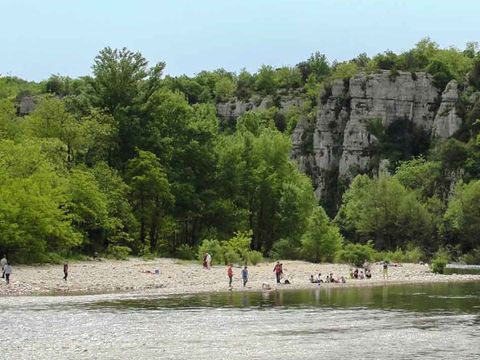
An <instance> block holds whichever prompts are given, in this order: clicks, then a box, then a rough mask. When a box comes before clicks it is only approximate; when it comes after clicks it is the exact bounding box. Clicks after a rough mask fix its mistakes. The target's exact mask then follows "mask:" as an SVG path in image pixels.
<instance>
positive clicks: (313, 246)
mask: <svg viewBox="0 0 480 360" xmlns="http://www.w3.org/2000/svg"><path fill="white" fill-rule="evenodd" d="M342 244H343V238H342V236H341V235H340V231H339V229H338V227H337V226H336V225H333V224H330V220H329V219H328V216H327V214H326V213H325V210H323V208H321V207H317V208H315V210H314V211H313V213H312V215H311V216H310V218H309V219H308V225H307V229H306V231H305V234H303V236H302V249H303V252H304V256H305V258H306V259H308V260H310V261H314V262H320V261H333V259H334V258H335V255H336V253H337V252H338V251H339V250H340V249H341V248H342Z"/></svg>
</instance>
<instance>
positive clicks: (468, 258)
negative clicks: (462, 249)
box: [459, 246, 480, 265]
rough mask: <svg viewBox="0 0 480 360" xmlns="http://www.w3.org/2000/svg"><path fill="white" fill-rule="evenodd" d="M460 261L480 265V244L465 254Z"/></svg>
mask: <svg viewBox="0 0 480 360" xmlns="http://www.w3.org/2000/svg"><path fill="white" fill-rule="evenodd" d="M459 261H460V262H461V263H465V264H467V265H480V246H479V247H477V248H475V249H473V250H472V251H471V252H469V253H468V254H463V255H462V256H461V257H460V259H459Z"/></svg>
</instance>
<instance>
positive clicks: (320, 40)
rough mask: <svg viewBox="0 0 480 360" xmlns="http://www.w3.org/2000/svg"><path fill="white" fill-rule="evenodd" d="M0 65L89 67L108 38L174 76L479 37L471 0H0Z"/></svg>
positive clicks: (24, 72) (78, 71)
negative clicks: (423, 41)
mask: <svg viewBox="0 0 480 360" xmlns="http://www.w3.org/2000/svg"><path fill="white" fill-rule="evenodd" d="M0 11H1V14H2V16H1V20H0V44H1V51H0V74H2V75H7V74H8V75H15V76H19V77H22V78H25V79H28V80H41V79H45V78H48V76H50V75H51V74H57V73H58V74H62V75H69V76H72V77H77V76H81V75H86V74H90V73H91V65H92V63H93V58H94V57H95V55H96V54H97V53H98V52H99V50H101V49H102V48H103V47H105V46H111V47H118V48H120V47H124V46H125V47H127V48H129V49H131V50H138V51H140V52H141V53H142V54H143V55H144V56H145V57H146V58H147V59H148V60H149V61H150V63H152V64H153V63H156V62H158V61H165V62H166V63H167V68H166V72H167V73H168V74H172V75H179V74H188V75H193V74H195V73H198V72H199V71H201V70H213V69H216V68H220V67H223V68H225V69H227V70H230V71H239V70H240V69H241V68H243V67H246V68H247V69H248V70H250V71H255V70H256V69H257V68H258V67H259V66H260V65H261V64H270V65H273V66H281V65H294V64H296V63H298V62H300V61H301V60H304V59H306V58H308V56H309V55H310V54H311V53H313V52H315V51H320V52H322V53H325V54H326V55H327V57H328V58H329V59H331V60H333V59H338V60H346V59H350V58H353V57H355V56H356V55H357V54H359V53H361V52H366V53H367V54H369V55H374V54H376V53H378V52H382V51H385V50H387V49H390V50H394V51H401V50H405V49H408V48H411V47H412V46H413V45H414V44H415V43H416V42H417V41H418V40H420V39H421V38H422V37H425V36H429V37H430V38H432V40H434V41H436V42H438V43H439V44H440V45H441V46H451V45H453V46H456V47H460V48H463V47H464V45H465V43H466V42H467V41H480V18H479V14H480V1H478V0H456V1H443V0H403V1H402V0H336V1H334V0H169V1H167V0H116V1H115V0H80V1H70V0H43V1H40V0H10V1H8V0H0Z"/></svg>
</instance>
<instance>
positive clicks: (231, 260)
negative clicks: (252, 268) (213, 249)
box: [223, 249, 243, 265]
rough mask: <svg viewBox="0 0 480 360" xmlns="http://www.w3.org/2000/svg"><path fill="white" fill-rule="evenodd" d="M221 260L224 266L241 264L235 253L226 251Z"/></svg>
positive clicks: (240, 259)
mask: <svg viewBox="0 0 480 360" xmlns="http://www.w3.org/2000/svg"><path fill="white" fill-rule="evenodd" d="M223 258H224V260H225V265H228V264H241V263H242V260H243V259H242V257H241V256H240V255H239V254H238V253H237V252H235V251H233V250H231V249H228V250H227V251H226V252H225V253H224V254H223Z"/></svg>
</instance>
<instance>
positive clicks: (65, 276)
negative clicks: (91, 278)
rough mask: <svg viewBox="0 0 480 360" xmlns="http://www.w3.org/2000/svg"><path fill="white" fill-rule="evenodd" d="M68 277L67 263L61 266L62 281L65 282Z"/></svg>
mask: <svg viewBox="0 0 480 360" xmlns="http://www.w3.org/2000/svg"><path fill="white" fill-rule="evenodd" d="M67 277H68V263H65V264H63V280H65V281H67Z"/></svg>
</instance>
